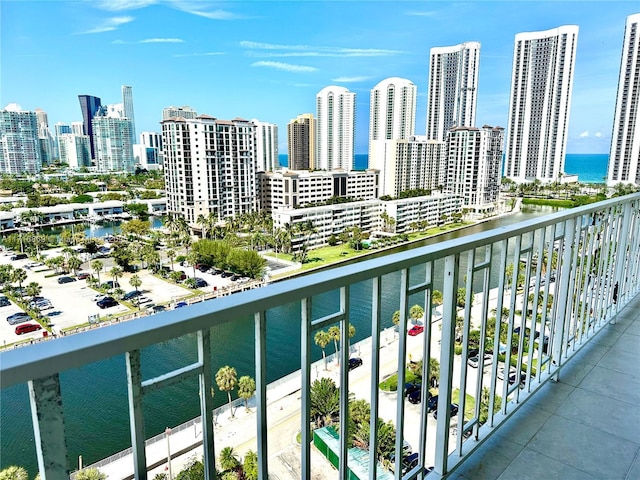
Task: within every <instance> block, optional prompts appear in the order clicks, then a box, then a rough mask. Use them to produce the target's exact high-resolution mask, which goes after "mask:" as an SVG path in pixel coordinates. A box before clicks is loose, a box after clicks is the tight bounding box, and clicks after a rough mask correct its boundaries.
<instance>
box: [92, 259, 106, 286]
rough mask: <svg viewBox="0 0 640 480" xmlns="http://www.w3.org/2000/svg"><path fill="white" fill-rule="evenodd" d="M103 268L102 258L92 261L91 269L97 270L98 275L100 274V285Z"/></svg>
mask: <svg viewBox="0 0 640 480" xmlns="http://www.w3.org/2000/svg"><path fill="white" fill-rule="evenodd" d="M103 268H104V263H102V261H101V260H94V261H93V262H91V269H92V270H93V271H94V272H96V275H97V276H98V285H100V272H101V271H102V269H103Z"/></svg>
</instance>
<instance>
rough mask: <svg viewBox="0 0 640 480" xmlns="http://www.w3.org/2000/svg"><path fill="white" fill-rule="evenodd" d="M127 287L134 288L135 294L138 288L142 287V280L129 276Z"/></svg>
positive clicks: (135, 276) (136, 276)
mask: <svg viewBox="0 0 640 480" xmlns="http://www.w3.org/2000/svg"><path fill="white" fill-rule="evenodd" d="M129 285H131V286H132V287H133V288H135V289H136V292H137V291H138V287H139V286H140V285H142V280H140V277H139V276H138V275H131V278H130V279H129Z"/></svg>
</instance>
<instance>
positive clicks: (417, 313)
mask: <svg viewBox="0 0 640 480" xmlns="http://www.w3.org/2000/svg"><path fill="white" fill-rule="evenodd" d="M409 316H410V317H411V323H413V324H414V325H418V321H419V320H420V319H421V318H422V317H423V316H424V308H422V307H421V306H420V305H418V304H416V305H414V306H413V307H411V308H410V309H409Z"/></svg>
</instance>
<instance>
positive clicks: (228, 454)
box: [218, 447, 240, 470]
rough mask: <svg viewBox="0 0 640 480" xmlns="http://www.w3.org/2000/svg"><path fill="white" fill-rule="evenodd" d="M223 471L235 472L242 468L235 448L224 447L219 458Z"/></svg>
mask: <svg viewBox="0 0 640 480" xmlns="http://www.w3.org/2000/svg"><path fill="white" fill-rule="evenodd" d="M218 461H219V462H220V468H222V470H233V469H234V468H237V467H239V466H240V459H239V458H238V454H237V453H236V451H235V450H234V449H233V447H224V448H223V449H222V450H221V451H220V456H219V457H218Z"/></svg>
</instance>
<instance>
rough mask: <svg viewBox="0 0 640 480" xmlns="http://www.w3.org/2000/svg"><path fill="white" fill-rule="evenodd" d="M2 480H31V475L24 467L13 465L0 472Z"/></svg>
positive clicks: (0, 479)
mask: <svg viewBox="0 0 640 480" xmlns="http://www.w3.org/2000/svg"><path fill="white" fill-rule="evenodd" d="M0 480H29V474H28V473H27V471H26V470H25V469H24V468H23V467H18V466H17V465H11V466H10V467H7V468H5V469H3V470H2V471H0Z"/></svg>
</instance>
